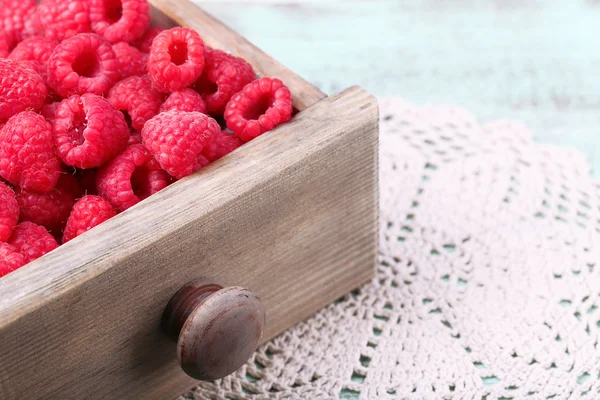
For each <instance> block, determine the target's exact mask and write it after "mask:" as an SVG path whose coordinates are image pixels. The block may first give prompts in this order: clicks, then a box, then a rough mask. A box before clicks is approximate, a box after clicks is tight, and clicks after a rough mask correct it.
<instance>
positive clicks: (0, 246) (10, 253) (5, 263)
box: [0, 243, 25, 278]
mask: <svg viewBox="0 0 600 400" xmlns="http://www.w3.org/2000/svg"><path fill="white" fill-rule="evenodd" d="M23 265H25V258H23V255H22V254H21V253H19V252H18V251H17V249H15V248H14V247H13V246H11V245H10V244H8V243H0V278H2V277H3V276H5V275H7V274H9V273H11V272H13V271H16V270H17V269H19V268H21V267H22V266H23Z"/></svg>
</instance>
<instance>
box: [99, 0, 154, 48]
mask: <svg viewBox="0 0 600 400" xmlns="http://www.w3.org/2000/svg"><path fill="white" fill-rule="evenodd" d="M89 3H90V21H91V23H92V29H93V30H94V31H95V32H96V33H97V34H99V35H101V36H103V37H104V38H105V39H106V40H108V41H109V42H112V43H117V42H127V43H131V42H133V41H134V40H137V39H139V38H140V37H142V35H143V34H144V32H145V31H146V29H148V26H149V25H150V6H149V5H148V0H89Z"/></svg>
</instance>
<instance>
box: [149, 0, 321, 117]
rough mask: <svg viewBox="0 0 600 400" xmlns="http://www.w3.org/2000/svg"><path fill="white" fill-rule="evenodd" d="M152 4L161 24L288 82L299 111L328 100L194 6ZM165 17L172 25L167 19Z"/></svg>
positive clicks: (172, 0) (161, 0) (165, 1)
mask: <svg viewBox="0 0 600 400" xmlns="http://www.w3.org/2000/svg"><path fill="white" fill-rule="evenodd" d="M149 1H150V4H151V5H152V6H153V7H154V9H155V10H157V11H158V13H154V15H156V19H157V20H158V21H159V24H160V25H163V26H164V25H172V24H175V25H180V26H187V27H190V28H192V29H195V30H196V31H197V32H198V33H199V34H200V36H202V38H203V39H204V41H205V43H206V44H208V45H209V46H210V47H212V48H215V49H221V50H224V51H227V52H230V53H231V54H233V55H235V56H238V57H242V58H243V59H245V60H246V61H248V62H249V63H250V64H251V65H252V66H253V67H254V70H255V71H257V72H258V73H259V74H260V75H262V76H272V77H276V78H279V79H281V80H282V81H284V83H285V84H286V85H287V86H288V87H289V88H290V90H291V91H292V100H293V102H294V107H296V109H298V110H299V111H302V110H305V109H306V108H308V107H310V106H312V105H313V104H315V103H316V102H317V101H319V100H321V99H323V98H324V97H326V95H325V93H323V92H322V91H321V90H320V89H319V88H317V87H316V86H314V85H312V84H310V83H308V82H307V81H305V80H304V79H302V78H301V77H300V76H299V75H297V74H296V73H294V72H292V71H290V70H289V69H288V68H286V67H285V66H283V65H282V64H281V63H279V62H278V61H276V60H274V59H273V58H272V57H270V56H269V55H267V54H266V53H265V52H263V51H262V50H260V49H259V48H258V47H256V46H255V45H253V44H252V43H250V42H249V41H248V40H247V39H246V38H244V37H242V36H240V35H238V34H237V33H236V32H234V31H233V30H231V28H229V27H227V26H226V25H225V24H223V23H222V22H221V21H219V20H217V19H216V18H214V17H213V16H211V15H210V14H208V13H206V12H204V11H203V10H202V9H201V8H199V7H198V6H196V5H194V4H193V3H191V2H189V1H181V0H149ZM165 16H166V17H168V18H169V19H170V20H171V21H172V23H170V22H169V21H168V20H165V18H164V17H165Z"/></svg>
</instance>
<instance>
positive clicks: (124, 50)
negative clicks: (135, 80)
mask: <svg viewBox="0 0 600 400" xmlns="http://www.w3.org/2000/svg"><path fill="white" fill-rule="evenodd" d="M113 51H114V52H115V56H116V57H117V62H118V63H119V73H120V74H121V78H123V79H125V78H129V77H130V76H142V75H146V74H148V68H147V67H146V65H147V64H148V54H145V53H142V52H141V51H139V50H138V49H137V48H135V47H133V46H132V45H130V44H128V43H125V42H121V43H117V44H114V45H113Z"/></svg>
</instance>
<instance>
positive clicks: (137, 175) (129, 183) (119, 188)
mask: <svg viewBox="0 0 600 400" xmlns="http://www.w3.org/2000/svg"><path fill="white" fill-rule="evenodd" d="M170 182H171V177H170V176H169V174H167V173H166V172H165V171H163V170H162V169H161V168H160V165H159V164H158V162H157V161H156V160H155V159H154V157H153V156H152V153H150V152H149V151H148V149H146V148H145V147H144V146H143V145H141V144H134V145H132V146H130V147H128V148H127V150H125V151H124V152H123V153H122V154H121V155H119V156H117V157H116V158H115V159H114V160H113V161H111V162H110V163H109V164H107V165H106V166H104V167H102V168H101V169H100V171H99V172H98V177H97V178H96V184H97V187H98V193H99V194H100V195H101V196H102V197H104V198H105V199H107V200H108V201H109V202H110V203H111V204H112V205H113V207H115V209H116V210H117V211H125V210H127V209H128V208H130V207H133V206H134V205H136V204H137V203H139V202H140V201H142V200H144V199H145V198H147V197H149V196H152V195H153V194H154V193H157V192H159V191H160V190H163V189H164V188H166V187H167V186H168V185H169V183H170Z"/></svg>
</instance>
